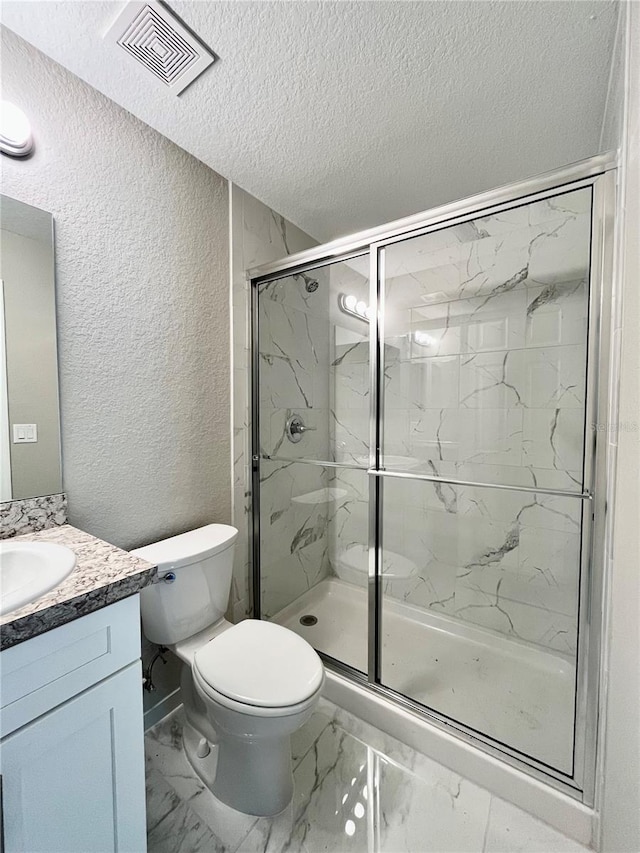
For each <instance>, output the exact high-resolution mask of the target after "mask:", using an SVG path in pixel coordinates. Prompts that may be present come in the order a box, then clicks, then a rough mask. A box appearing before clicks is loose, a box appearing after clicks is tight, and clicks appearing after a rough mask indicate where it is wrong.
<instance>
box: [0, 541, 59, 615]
mask: <svg viewBox="0 0 640 853" xmlns="http://www.w3.org/2000/svg"><path fill="white" fill-rule="evenodd" d="M75 564H76V555H75V554H74V553H73V551H71V550H70V549H69V548H66V547H65V546H64V545H54V544H52V543H50V542H0V616H4V614H5V613H9V612H10V611H11V610H16V609H17V608H18V607H23V606H24V605H25V604H29V603H30V602H32V601H35V600H36V598H40V596H41V595H44V594H45V592H49V590H50V589H53V588H54V587H55V586H58V584H59V583H61V582H62V581H63V580H64V579H65V578H66V577H68V576H69V575H70V574H71V572H72V571H73V568H74V566H75Z"/></svg>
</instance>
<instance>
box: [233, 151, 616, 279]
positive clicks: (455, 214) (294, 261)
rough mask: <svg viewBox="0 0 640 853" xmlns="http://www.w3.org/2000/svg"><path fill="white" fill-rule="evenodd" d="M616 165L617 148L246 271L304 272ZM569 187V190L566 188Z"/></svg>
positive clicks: (256, 273) (254, 275) (263, 275)
mask: <svg viewBox="0 0 640 853" xmlns="http://www.w3.org/2000/svg"><path fill="white" fill-rule="evenodd" d="M616 165H617V155H616V153H615V152H607V153H605V154H598V155H597V156H595V157H590V158H588V159H586V160H580V161H578V162H577V163H572V164H570V165H568V166H565V167H563V168H561V169H555V170H553V171H551V172H546V173H545V174H543V175H537V176H533V177H530V178H527V179H526V180H524V181H518V182H517V183H514V184H507V185H503V186H502V187H498V188H497V189H494V190H490V191H488V192H484V193H479V194H478V195H474V196H471V197H469V198H466V199H460V200H458V201H454V202H451V203H449V204H445V205H441V206H440V207H436V208H432V209H431V210H426V211H422V212H420V213H415V214H413V215H411V216H406V217H404V218H402V219H396V220H395V221H394V222H388V223H385V224H384V225H379V226H376V227H374V228H369V229H367V230H365V231H358V232H356V233H354V234H350V235H348V236H346V237H340V238H338V239H337V240H332V241H331V242H329V243H325V244H324V245H321V246H316V247H314V248H313V249H307V250H306V251H304V252H297V253H296V254H294V255H289V256H288V257H287V258H282V259H281V260H279V261H275V262H273V263H268V264H262V265H260V266H258V267H254V268H253V269H250V270H249V271H248V273H247V278H249V279H256V278H259V279H266V278H267V277H273V276H275V277H278V276H277V274H279V273H285V274H286V271H287V270H292V269H294V268H299V269H298V270H297V271H298V272H303V271H305V270H306V269H307V268H311V267H314V266H318V265H319V263H332V262H333V261H334V260H337V259H338V258H339V256H341V255H347V254H349V253H351V256H353V257H355V256H356V255H357V254H358V250H362V249H366V247H367V246H369V245H370V244H371V243H383V242H384V243H386V242H389V241H390V240H392V239H393V238H395V237H399V236H401V235H405V234H406V235H408V233H409V232H413V231H417V230H418V229H420V228H425V226H432V225H435V224H441V223H444V222H446V221H448V220H450V219H454V218H463V219H468V218H470V217H472V216H473V215H477V214H478V213H479V212H480V211H482V210H484V209H485V208H490V207H495V206H499V205H503V204H513V202H514V201H516V200H517V199H519V198H525V197H527V196H530V195H536V194H539V193H543V192H545V191H554V190H559V189H560V188H561V187H563V186H564V185H565V184H571V183H574V182H576V181H580V180H584V179H588V178H593V177H595V176H597V175H600V174H602V173H603V172H606V171H608V170H610V169H614V168H615V167H616ZM563 191H566V190H563Z"/></svg>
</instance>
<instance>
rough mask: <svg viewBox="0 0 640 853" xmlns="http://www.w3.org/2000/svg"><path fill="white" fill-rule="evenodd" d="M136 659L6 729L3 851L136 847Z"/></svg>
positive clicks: (139, 759) (139, 782)
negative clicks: (39, 714)
mask: <svg viewBox="0 0 640 853" xmlns="http://www.w3.org/2000/svg"><path fill="white" fill-rule="evenodd" d="M140 682H141V671H140V662H139V661H138V662H136V663H134V664H131V665H130V666H128V667H127V668H126V669H123V670H121V671H120V672H118V673H116V674H115V675H112V676H110V677H109V678H107V679H105V680H104V681H102V682H100V684H97V685H96V686H95V687H92V688H90V689H89V690H86V691H85V692H84V693H81V694H80V695H79V696H76V697H75V698H74V699H71V700H69V701H68V702H66V703H65V704H64V705H61V706H60V707H58V708H56V709H55V710H53V711H50V712H49V713H48V714H45V715H44V716H42V717H39V718H38V719H37V720H34V721H33V722H32V723H30V724H29V725H27V726H24V727H23V728H21V729H19V730H18V731H17V732H15V733H14V734H12V735H9V736H8V737H6V738H5V739H4V740H3V741H2V743H1V746H0V761H1V772H2V800H3V802H2V805H3V816H4V850H5V853H109V851H118V852H119V853H125V851H126V853H144V851H145V850H146V834H145V823H146V821H145V795H144V742H143V730H142V695H141V694H142V691H141V689H140Z"/></svg>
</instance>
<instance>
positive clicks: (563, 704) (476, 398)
mask: <svg viewBox="0 0 640 853" xmlns="http://www.w3.org/2000/svg"><path fill="white" fill-rule="evenodd" d="M599 180H601V179H600V178H599V177H598V176H594V177H593V178H592V179H590V180H587V179H584V180H582V181H580V182H575V183H574V184H573V185H571V184H568V185H567V184H565V185H564V186H562V185H561V186H558V187H557V188H555V189H554V188H553V187H552V186H549V187H548V188H547V189H545V190H544V191H543V192H542V191H541V192H539V193H538V194H537V195H536V194H531V195H529V196H528V197H526V198H524V199H518V198H517V196H514V197H513V199H512V200H510V199H508V198H506V199H503V200H502V201H501V203H500V204H494V205H493V206H492V207H490V206H488V205H486V206H485V208H484V209H483V210H482V211H481V212H477V213H475V214H474V213H473V212H468V213H466V214H460V215H457V216H455V217H453V216H450V217H448V218H447V219H443V220H442V221H439V220H437V219H435V220H434V221H430V220H429V218H428V217H425V223H424V224H422V225H421V224H420V222H419V221H417V218H416V221H415V223H414V224H412V225H411V226H410V225H407V226H406V227H404V228H403V227H397V228H395V229H393V228H390V229H389V232H388V233H387V234H383V235H382V236H380V234H381V231H380V230H378V231H376V232H375V233H373V234H372V235H371V236H370V237H369V239H367V235H363V237H362V240H361V242H360V243H359V244H358V243H357V241H356V242H355V243H354V244H352V245H351V246H350V249H349V251H350V252H351V254H346V251H345V254H343V255H342V256H337V253H336V251H335V250H332V253H328V254H327V255H326V256H324V257H323V256H322V251H321V249H318V250H313V251H314V252H316V256H317V261H316V262H315V263H312V262H308V261H307V262H305V263H304V264H302V263H301V264H300V265H299V266H295V265H294V266H293V269H292V271H288V269H287V265H288V264H290V263H291V262H284V263H283V270H282V271H281V272H279V271H278V270H277V269H276V270H275V272H274V271H267V272H266V273H265V274H263V275H258V276H256V278H255V279H254V281H253V410H252V411H253V486H252V492H253V505H254V513H253V524H254V528H253V533H254V538H253V543H254V550H253V560H254V600H255V615H256V616H260V617H261V618H266V619H272V620H274V621H276V622H278V623H279V624H282V625H285V626H287V627H288V628H290V629H291V630H294V631H296V632H297V633H299V634H300V635H301V636H303V637H305V638H306V639H307V640H308V641H309V642H310V643H311V644H312V645H313V646H314V647H315V648H316V649H317V650H318V651H319V652H320V653H321V654H322V655H323V656H324V658H325V661H326V662H327V663H328V664H329V665H331V666H334V667H336V668H337V669H339V670H340V671H341V672H342V673H343V674H346V675H347V676H349V677H351V678H353V679H355V680H359V681H360V682H361V683H363V684H368V685H369V687H370V688H371V689H372V690H374V691H377V692H378V693H379V694H383V695H385V696H387V697H389V698H390V699H392V700H393V699H395V700H397V701H399V702H401V703H403V704H404V705H405V706H409V707H411V708H412V709H413V710H415V711H417V712H422V713H424V714H425V715H426V716H428V717H429V719H431V720H432V721H433V722H434V723H435V724H437V725H439V726H442V727H445V728H449V729H450V730H452V731H456V732H457V733H459V734H460V735H461V736H462V737H465V738H466V739H467V740H469V741H471V742H473V743H475V744H476V745H477V744H484V745H485V748H487V749H489V750H490V751H492V752H493V753H494V754H501V755H503V756H504V757H505V758H506V759H507V760H509V761H510V762H511V763H515V764H516V765H517V766H521V767H528V768H534V769H535V771H536V772H538V774H545V775H546V777H547V778H550V779H553V780H554V781H555V782H556V783H558V784H560V786H561V787H562V786H564V787H563V790H569V791H571V790H574V791H575V790H581V789H582V786H583V785H584V784H585V777H584V773H585V766H586V765H587V764H588V765H589V767H590V768H591V770H589V771H588V772H592V771H593V766H594V765H593V754H592V749H591V746H590V744H589V742H588V734H587V733H588V731H591V732H593V722H592V721H593V719H594V718H595V711H594V709H595V701H594V698H593V694H591V696H590V697H589V696H588V685H589V677H590V676H589V675H588V661H589V660H591V661H593V657H592V658H588V656H587V652H589V653H590V654H591V655H592V656H593V655H595V651H594V649H595V648H596V643H595V642H594V639H593V630H592V629H591V635H592V636H591V638H589V637H588V636H587V629H589V627H590V626H589V606H593V605H592V604H591V605H590V602H591V601H592V598H590V596H592V593H593V589H592V588H590V585H589V584H590V573H591V570H592V562H591V555H592V548H593V542H594V538H593V537H594V535H595V534H594V532H593V531H594V529H596V528H597V525H598V524H600V521H599V520H598V519H599V518H600V517H601V516H600V515H598V513H599V512H600V513H601V511H602V510H601V509H599V508H601V507H602V506H603V504H602V499H601V498H600V496H599V495H596V496H594V487H595V462H594V460H595V455H594V451H595V440H596V438H597V431H596V430H594V429H593V424H594V423H595V422H596V420H597V415H596V412H597V401H596V390H597V383H596V378H597V375H598V370H600V371H601V370H602V368H599V367H598V357H599V356H598V340H597V338H598V332H597V330H598V317H597V316H596V313H597V312H598V311H600V308H599V307H598V306H599V305H600V297H599V295H598V294H599V289H600V287H601V279H602V268H603V267H602V247H603V245H604V237H603V233H604V231H603V225H602V221H603V213H602V212H603V205H604V203H605V202H604V198H605V195H604V193H605V189H604V188H605V187H607V186H609V184H606V185H605V184H602V183H601V184H598V181H599ZM602 180H604V178H603V179H602ZM607 191H608V190H607ZM594 518H595V522H594ZM589 639H590V642H591V647H590V648H589V646H588V643H587V641H588V640H589ZM589 665H590V666H592V663H591V664H589ZM589 703H590V704H589ZM589 726H591V728H589ZM585 756H587V758H585Z"/></svg>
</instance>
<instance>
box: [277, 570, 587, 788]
mask: <svg viewBox="0 0 640 853" xmlns="http://www.w3.org/2000/svg"><path fill="white" fill-rule="evenodd" d="M304 616H314V617H315V618H316V619H317V622H316V623H315V624H312V625H304V624H301V622H300V619H301V618H302V617H304ZM273 621H274V622H277V623H278V624H280V625H284V626H286V627H287V628H290V629H291V630H292V631H295V632H296V633H297V634H299V635H300V636H301V637H304V638H305V639H306V640H307V641H308V642H309V643H311V645H312V646H313V647H314V648H316V649H317V650H318V651H320V652H323V653H324V654H327V655H330V656H331V657H333V658H335V659H336V660H339V661H342V662H343V663H346V664H349V665H350V666H352V667H354V668H355V669H358V670H360V671H362V672H366V665H367V593H366V590H365V589H363V588H361V587H358V586H354V585H353V584H349V583H345V582H344V581H341V580H337V579H328V580H324V581H321V582H320V583H319V584H318V585H317V586H315V587H313V588H312V589H310V590H309V591H308V592H306V593H304V595H302V596H301V597H300V598H298V599H297V600H296V601H294V602H293V603H292V604H290V605H289V606H288V607H286V608H285V609H284V610H281V611H280V612H279V613H278V614H277V615H276V616H275V617H274V619H273ZM382 681H383V683H384V684H385V685H386V686H387V687H391V688H392V689H393V690H395V691H397V692H398V693H402V694H403V695H405V696H408V697H410V698H411V699H414V700H416V701H417V702H420V703H421V704H423V705H425V706H426V707H428V708H432V709H433V710H435V711H437V712H438V713H440V714H444V715H446V716H447V717H450V718H451V719H452V720H454V721H458V722H461V723H463V724H464V725H466V726H469V727H470V728H472V729H475V730H477V731H479V732H482V733H483V734H485V735H488V736H489V737H492V738H494V739H495V740H497V741H499V742H501V743H503V744H506V745H508V746H510V747H511V748H513V749H517V750H519V751H520V752H522V753H524V754H525V755H529V756H531V757H533V758H535V759H536V760H537V761H541V762H543V763H545V764H549V765H550V766H552V767H556V768H558V769H560V770H562V771H563V772H570V771H571V762H572V755H573V723H574V687H575V670H574V667H573V664H572V663H571V662H570V661H568V660H567V659H566V658H565V657H563V656H562V655H556V654H551V653H549V652H545V651H544V650H542V649H537V648H535V647H532V646H529V645H527V644H524V643H521V642H519V641H514V640H511V639H508V638H505V637H502V636H501V635H499V634H497V633H494V632H491V631H486V630H484V629H479V628H475V627H473V626H467V625H463V624H461V623H459V622H457V621H455V622H454V621H453V620H451V619H448V618H446V617H443V616H440V615H439V614H431V613H429V612H428V611H425V610H423V609H421V608H416V607H412V606H409V605H405V604H402V603H400V602H397V601H392V600H389V599H385V601H384V604H383V618H382Z"/></svg>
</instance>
